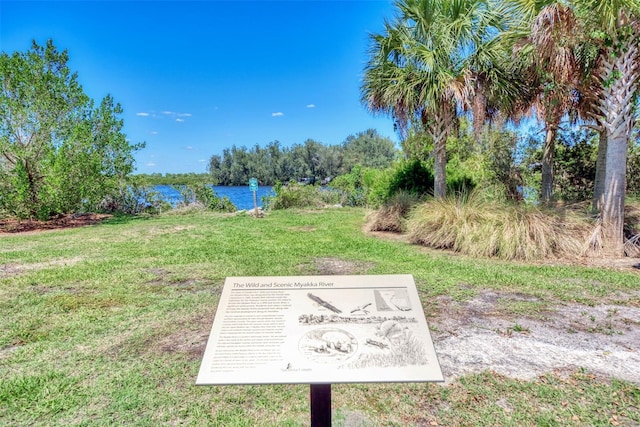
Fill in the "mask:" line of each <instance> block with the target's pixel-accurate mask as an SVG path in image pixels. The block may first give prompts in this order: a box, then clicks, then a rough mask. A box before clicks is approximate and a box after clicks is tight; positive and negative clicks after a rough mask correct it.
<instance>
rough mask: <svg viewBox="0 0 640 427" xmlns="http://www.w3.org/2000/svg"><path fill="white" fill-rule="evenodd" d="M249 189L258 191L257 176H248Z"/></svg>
mask: <svg viewBox="0 0 640 427" xmlns="http://www.w3.org/2000/svg"><path fill="white" fill-rule="evenodd" d="M249 190H251V191H258V179H257V178H249Z"/></svg>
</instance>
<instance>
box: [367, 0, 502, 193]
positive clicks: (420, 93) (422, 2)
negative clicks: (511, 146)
mask: <svg viewBox="0 0 640 427" xmlns="http://www.w3.org/2000/svg"><path fill="white" fill-rule="evenodd" d="M395 7H396V9H397V17H396V19H395V20H394V21H392V22H389V21H387V22H385V30H384V32H383V33H382V34H374V35H372V36H371V47H370V53H369V61H368V63H367V66H366V69H365V75H364V82H363V84H362V88H361V91H362V100H363V102H364V103H365V105H367V107H368V108H369V109H371V110H372V111H373V112H381V113H385V114H389V115H391V116H393V117H394V119H395V121H396V123H397V125H398V127H399V129H400V131H401V133H402V134H403V135H406V129H407V127H408V125H409V124H410V123H411V122H412V121H414V119H417V120H418V121H419V122H420V123H421V124H422V127H423V128H424V130H425V131H426V132H427V134H428V135H429V137H430V138H431V139H432V140H433V143H434V148H433V159H434V175H435V184H434V196H435V197H444V196H445V194H446V159H447V157H446V143H447V138H448V137H449V136H451V135H454V133H455V132H456V131H457V127H458V113H459V112H461V111H463V110H466V109H468V108H470V107H471V104H472V102H471V101H472V100H473V99H474V98H475V100H476V101H477V102H476V105H482V106H483V107H482V108H477V107H476V110H477V111H478V112H479V113H480V112H484V111H485V108H484V105H485V103H484V102H483V101H479V102H478V100H480V95H481V94H483V93H484V92H483V88H482V87H481V86H480V83H482V82H483V79H484V78H489V77H491V76H492V74H491V68H492V67H493V64H494V62H495V61H492V60H491V58H492V56H493V55H494V54H495V52H497V50H495V51H494V50H493V48H496V47H497V45H496V44H495V43H494V40H495V38H496V35H497V34H498V33H499V32H500V31H501V29H502V28H501V25H502V22H501V18H503V17H504V16H506V14H505V13H504V11H503V10H502V9H501V8H500V7H499V4H498V3H494V2H491V1H488V0H478V1H476V0H397V1H396V2H395ZM485 67H486V68H485ZM490 86H491V85H487V87H490ZM480 121H481V120H480Z"/></svg>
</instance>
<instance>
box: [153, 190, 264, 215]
mask: <svg viewBox="0 0 640 427" xmlns="http://www.w3.org/2000/svg"><path fill="white" fill-rule="evenodd" d="M212 188H213V191H215V193H216V195H217V196H218V197H223V196H227V197H228V198H229V200H231V202H232V203H233V204H234V205H235V206H236V208H238V209H253V207H254V206H253V191H251V190H249V186H248V185H247V186H241V187H223V186H212ZM153 189H154V191H157V192H158V193H159V194H160V195H161V196H162V198H163V199H164V200H166V201H167V202H169V203H171V204H172V205H174V206H175V205H177V204H178V203H180V202H182V196H180V192H179V191H178V190H176V189H175V188H173V187H172V186H170V185H156V186H154V188H153ZM274 194H275V193H274V192H273V187H270V186H264V187H258V191H256V196H257V202H258V206H262V197H263V196H273V195H274Z"/></svg>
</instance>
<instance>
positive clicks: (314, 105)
mask: <svg viewBox="0 0 640 427" xmlns="http://www.w3.org/2000/svg"><path fill="white" fill-rule="evenodd" d="M307 108H316V104H309V105H307Z"/></svg>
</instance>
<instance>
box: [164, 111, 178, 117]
mask: <svg viewBox="0 0 640 427" xmlns="http://www.w3.org/2000/svg"><path fill="white" fill-rule="evenodd" d="M162 114H166V115H167V116H170V115H172V114H175V113H174V112H173V111H163V112H162Z"/></svg>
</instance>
